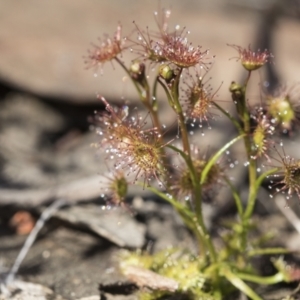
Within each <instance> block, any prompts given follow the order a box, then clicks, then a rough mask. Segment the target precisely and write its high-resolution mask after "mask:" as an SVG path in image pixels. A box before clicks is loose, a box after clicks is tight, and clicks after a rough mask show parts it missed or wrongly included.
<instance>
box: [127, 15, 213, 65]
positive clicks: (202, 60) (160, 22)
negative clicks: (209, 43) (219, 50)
mask: <svg viewBox="0 0 300 300" xmlns="http://www.w3.org/2000/svg"><path fill="white" fill-rule="evenodd" d="M160 14H161V15H162V17H160V16H159V15H160ZM170 14H171V11H170V10H162V11H161V12H160V13H158V12H155V13H154V15H155V17H156V23H157V26H158V31H153V32H152V31H151V32H150V31H149V29H148V28H147V29H146V31H142V30H141V29H140V28H139V27H138V26H137V25H136V23H135V22H134V24H135V26H136V33H137V40H132V39H128V38H127V39H128V40H130V41H131V42H132V43H133V45H132V47H131V51H132V52H134V53H138V54H139V59H144V60H148V61H150V62H153V63H168V64H174V65H176V66H178V67H180V68H189V67H194V66H196V65H202V66H204V67H208V66H209V65H210V64H211V59H212V57H210V56H209V55H208V54H209V50H202V46H193V45H192V43H191V42H189V41H188V38H187V36H188V35H189V33H190V32H189V31H187V30H186V29H185V28H183V29H180V26H179V25H176V26H175V30H173V31H169V26H168V19H169V17H170Z"/></svg>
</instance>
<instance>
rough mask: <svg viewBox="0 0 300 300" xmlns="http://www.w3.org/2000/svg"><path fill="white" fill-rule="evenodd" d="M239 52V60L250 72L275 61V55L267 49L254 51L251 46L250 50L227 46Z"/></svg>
mask: <svg viewBox="0 0 300 300" xmlns="http://www.w3.org/2000/svg"><path fill="white" fill-rule="evenodd" d="M227 45H228V46H230V47H232V48H233V49H235V50H236V51H237V52H238V55H239V56H238V57H237V60H238V61H240V62H241V64H242V66H243V67H244V68H245V69H246V70H247V71H249V72H251V71H255V70H257V69H259V68H261V67H262V66H264V65H265V64H266V63H267V62H270V61H271V60H272V59H273V57H274V56H273V54H272V53H271V52H269V50H267V49H265V50H263V51H261V50H260V49H258V50H257V51H253V50H252V49H251V45H249V46H248V48H243V47H241V46H238V45H231V44H227Z"/></svg>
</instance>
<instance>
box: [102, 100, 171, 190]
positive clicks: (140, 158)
mask: <svg viewBox="0 0 300 300" xmlns="http://www.w3.org/2000/svg"><path fill="white" fill-rule="evenodd" d="M99 99H100V100H101V101H102V102H103V103H104V104H105V106H106V110H107V112H106V113H104V114H102V115H100V117H99V125H100V127H101V128H100V129H98V131H97V132H98V134H99V135H100V136H101V137H102V140H101V142H100V143H101V144H102V145H103V146H104V147H105V151H106V153H107V158H108V159H110V160H112V161H114V167H115V170H118V171H123V172H124V173H125V174H126V176H129V175H133V174H134V176H133V178H134V179H133V183H136V182H137V181H138V180H140V179H142V181H143V186H144V187H145V186H148V185H150V182H151V181H152V180H153V179H155V180H157V182H158V183H159V185H160V186H163V177H164V176H163V175H164V172H165V171H166V170H165V166H164V158H165V156H164V153H163V152H162V149H163V147H165V146H166V145H167V144H168V142H167V143H164V142H163V140H162V135H161V133H160V132H159V131H158V129H157V128H156V127H152V128H145V126H146V124H147V122H146V121H145V119H144V118H142V117H141V116H139V115H138V114H137V115H136V116H132V117H130V116H129V113H128V110H126V113H124V109H117V108H113V107H112V106H111V105H110V104H109V103H108V102H107V101H106V100H105V98H103V97H99ZM169 143H170V142H169Z"/></svg>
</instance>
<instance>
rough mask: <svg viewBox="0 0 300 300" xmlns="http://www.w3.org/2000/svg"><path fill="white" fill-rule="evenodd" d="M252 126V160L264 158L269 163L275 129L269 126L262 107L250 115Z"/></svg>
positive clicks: (269, 123)
mask: <svg viewBox="0 0 300 300" xmlns="http://www.w3.org/2000/svg"><path fill="white" fill-rule="evenodd" d="M250 117H251V119H252V121H253V123H254V126H253V132H252V151H253V154H252V155H251V158H252V159H258V158H261V157H265V158H266V159H267V160H268V161H269V162H270V161H271V159H270V157H269V154H268V153H269V152H270V148H271V147H272V146H273V145H274V140H273V135H274V132H275V127H274V126H273V125H272V124H271V122H270V120H269V118H268V117H267V115H266V113H265V112H264V109H263V108H262V107H256V108H255V109H254V111H253V112H252V113H251V115H250Z"/></svg>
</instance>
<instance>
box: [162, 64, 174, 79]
mask: <svg viewBox="0 0 300 300" xmlns="http://www.w3.org/2000/svg"><path fill="white" fill-rule="evenodd" d="M158 73H159V75H160V77H162V78H163V79H164V80H165V81H166V82H170V81H171V80H172V79H173V78H175V76H176V75H175V73H174V71H173V70H172V68H171V67H170V66H169V65H161V66H160V67H159V70H158Z"/></svg>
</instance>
